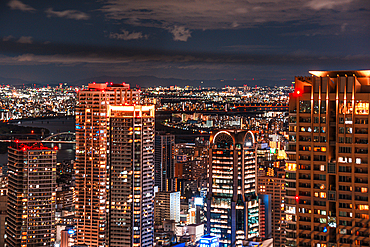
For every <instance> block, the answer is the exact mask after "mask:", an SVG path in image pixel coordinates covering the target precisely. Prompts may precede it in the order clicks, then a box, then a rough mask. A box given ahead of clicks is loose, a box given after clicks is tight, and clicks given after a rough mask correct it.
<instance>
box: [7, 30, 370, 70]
mask: <svg viewBox="0 0 370 247" xmlns="http://www.w3.org/2000/svg"><path fill="white" fill-rule="evenodd" d="M25 38H27V37H25ZM0 52H1V53H3V54H6V53H9V52H10V53H13V54H14V53H18V54H19V55H18V56H12V57H8V56H7V57H6V58H4V59H3V61H4V62H6V61H8V62H10V61H12V62H13V64H17V63H18V62H19V63H22V64H24V62H27V63H33V64H37V63H50V64H53V63H60V64H76V63H87V64H89V63H94V64H96V63H102V64H103V63H106V64H122V63H127V62H158V63H176V64H181V66H182V68H186V66H188V67H187V68H190V67H191V66H198V67H199V68H201V66H200V65H201V64H208V65H212V66H214V65H215V64H216V65H217V64H223V65H226V64H228V65H257V66H271V65H286V66H297V65H305V66H311V65H316V66H318V65H321V66H322V65H326V64H331V65H351V66H355V65H360V64H366V63H368V62H369V61H370V60H369V58H370V55H357V56H349V55H347V56H344V55H343V56H341V55H337V56H329V55H327V56H324V55H310V54H309V53H308V52H303V53H302V52H300V51H298V52H294V53H290V54H286V55H276V54H247V53H242V54H240V53H232V54H230V53H206V52H179V51H178V52H173V51H165V50H152V49H133V48H122V47H100V46H86V45H66V44H54V43H50V44H44V43H33V44H30V43H27V42H23V43H22V44H19V43H16V42H12V41H0ZM189 66H190V67H189ZM216 69H220V67H216Z"/></svg>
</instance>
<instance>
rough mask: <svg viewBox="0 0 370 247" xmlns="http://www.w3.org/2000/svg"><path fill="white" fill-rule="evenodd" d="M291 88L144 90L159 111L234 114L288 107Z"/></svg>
mask: <svg viewBox="0 0 370 247" xmlns="http://www.w3.org/2000/svg"><path fill="white" fill-rule="evenodd" d="M292 91H293V89H292V87H291V86H281V87H277V86H275V87H267V86H264V87H261V86H255V87H248V86H247V85H244V86H243V87H230V86H225V87H224V88H221V89H218V88H209V87H207V88H205V87H203V88H196V87H189V86H186V87H173V86H171V87H149V88H146V89H143V91H142V95H143V96H144V97H145V98H150V99H153V101H154V102H155V103H156V109H157V111H164V112H165V111H171V112H185V111H186V112H200V111H202V112H207V111H210V112H215V111H230V110H234V111H235V108H237V107H238V106H239V105H243V104H247V105H249V104H252V105H254V104H263V105H265V104H267V105H274V104H279V105H286V104H287V103H288V101H289V93H291V92H292Z"/></svg>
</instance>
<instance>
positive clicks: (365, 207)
mask: <svg viewBox="0 0 370 247" xmlns="http://www.w3.org/2000/svg"><path fill="white" fill-rule="evenodd" d="M358 209H359V210H369V205H358Z"/></svg>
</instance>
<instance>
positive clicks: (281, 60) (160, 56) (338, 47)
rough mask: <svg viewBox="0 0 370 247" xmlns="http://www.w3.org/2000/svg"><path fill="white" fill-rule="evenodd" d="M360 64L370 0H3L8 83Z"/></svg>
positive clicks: (1, 34) (366, 53)
mask: <svg viewBox="0 0 370 247" xmlns="http://www.w3.org/2000/svg"><path fill="white" fill-rule="evenodd" d="M358 69H370V1H369V0H249V1H244V0H234V1H233V0H224V1H222V0H168V1H167V0H154V1H153V0H99V1H83V0H78V1H76V0H63V1H59V0H58V1H55V0H50V1H45V0H43V1H38V0H11V1H8V0H3V1H0V83H5V82H9V83H25V82H30V81H33V82H35V81H36V82H39V83H53V82H61V81H65V82H75V81H78V80H82V81H84V80H89V79H92V78H96V77H100V78H102V77H103V78H104V76H107V77H108V76H114V77H117V78H123V79H124V78H125V77H128V76H155V77H159V78H177V79H190V80H195V81H199V82H200V81H202V80H204V81H205V83H204V84H202V85H204V86H210V85H209V84H210V83H208V85H207V80H235V81H236V83H237V82H238V81H242V80H247V81H249V80H253V78H254V79H255V80H256V81H260V82H261V81H262V82H264V81H266V82H268V81H274V82H275V83H280V84H287V83H290V82H291V81H292V80H294V76H296V75H308V71H309V70H358ZM167 82H168V81H167Z"/></svg>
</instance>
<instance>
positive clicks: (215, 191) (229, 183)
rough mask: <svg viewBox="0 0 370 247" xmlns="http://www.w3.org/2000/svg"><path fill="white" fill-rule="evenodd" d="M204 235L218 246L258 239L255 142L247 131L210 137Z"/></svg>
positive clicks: (238, 244)
mask: <svg viewBox="0 0 370 247" xmlns="http://www.w3.org/2000/svg"><path fill="white" fill-rule="evenodd" d="M207 234H211V235H212V236H217V237H218V238H219V239H220V246H221V247H229V246H242V242H243V240H245V239H249V238H252V237H256V236H258V199H257V195H256V141H255V137H254V134H253V133H252V132H251V131H245V130H224V131H217V132H216V133H214V134H212V135H211V138H210V150H209V165H208V193H207Z"/></svg>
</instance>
